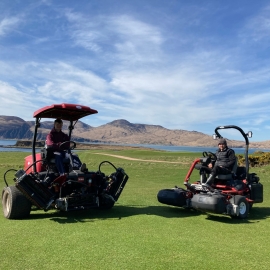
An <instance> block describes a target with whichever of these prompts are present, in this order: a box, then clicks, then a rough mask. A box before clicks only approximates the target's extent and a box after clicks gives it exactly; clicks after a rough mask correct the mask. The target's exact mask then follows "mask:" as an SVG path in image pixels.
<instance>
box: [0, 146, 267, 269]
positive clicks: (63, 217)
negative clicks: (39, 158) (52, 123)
mask: <svg viewBox="0 0 270 270" xmlns="http://www.w3.org/2000/svg"><path fill="white" fill-rule="evenodd" d="M103 152H104V153H109V154H115V155H123V156H128V157H133V158H138V159H144V160H166V161H177V162H183V163H184V164H171V163H155V162H151V161H150V162H143V161H133V160H132V161H131V160H124V159H119V158H115V157H109V156H103V155H101V154H95V153H103ZM26 155H29V153H3V152H2V153H0V174H1V175H2V176H3V174H4V173H5V171H6V170H8V169H11V168H14V169H19V168H22V167H23V163H24V157H25V156H26ZM79 156H80V158H81V160H83V161H84V162H85V163H86V164H87V165H88V168H89V169H91V170H94V171H95V170H97V169H98V165H99V163H100V162H101V161H103V160H108V161H110V162H112V163H113V164H114V165H115V166H116V167H123V168H124V169H125V171H126V172H127V174H128V175H129V177H130V178H129V180H128V182H127V184H126V187H125V189H124V191H123V193H122V195H121V197H120V198H119V200H118V202H117V203H116V205H115V206H114V208H113V209H111V210H109V211H98V210H87V211H80V212H70V213H63V212H61V213H60V212H57V211H53V210H52V211H49V212H44V211H40V210H34V211H32V212H31V215H30V218H29V219H27V220H8V219H5V218H4V217H3V215H0V228H1V232H0V234H1V237H0V243H1V252H0V261H1V269H162V270H163V269H229V268H233V269H257V268H258V267H259V268H260V269H268V268H269V264H270V257H269V250H270V236H269V231H270V222H269V218H270V207H269V203H270V180H269V175H270V166H265V167H261V168H254V169H253V168H251V169H250V171H252V172H256V173H257V174H258V175H259V176H260V178H261V182H262V183H263V185H264V202H263V203H261V204H255V205H254V207H253V209H252V212H251V213H250V215H249V218H248V219H247V220H237V219H231V218H230V217H228V216H222V215H207V214H204V213H201V212H197V211H194V210H185V209H182V208H176V207H170V206H166V205H163V204H160V203H159V202H158V201H157V199H156V196H157V193H158V191H159V190H160V189H163V188H171V187H173V186H175V185H178V186H183V181H184V178H185V175H186V173H187V171H188V168H189V165H190V162H192V161H193V160H194V158H197V157H200V154H199V156H198V154H196V153H170V152H168V153H167V152H162V151H143V150H132V151H81V152H79ZM186 163H189V165H187V164H186ZM101 169H102V171H104V172H105V173H107V174H108V173H111V172H113V169H112V167H111V166H110V165H107V164H104V165H103V166H102V167H101ZM194 177H195V178H196V177H197V176H196V175H195V176H194ZM12 178H13V175H12V173H10V174H9V175H8V181H9V184H10V185H11V184H12ZM4 186H5V184H4V181H3V177H1V180H0V187H1V188H3V187H4ZM0 210H1V213H2V206H1V209H0Z"/></svg>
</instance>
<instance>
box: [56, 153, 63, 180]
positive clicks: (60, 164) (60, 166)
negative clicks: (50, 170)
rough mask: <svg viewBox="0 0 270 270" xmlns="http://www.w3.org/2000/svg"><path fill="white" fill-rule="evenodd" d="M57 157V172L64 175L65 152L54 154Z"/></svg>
mask: <svg viewBox="0 0 270 270" xmlns="http://www.w3.org/2000/svg"><path fill="white" fill-rule="evenodd" d="M54 157H55V165H56V167H57V170H58V172H59V174H60V175H61V174H64V173H65V168H64V158H65V153H64V152H57V154H56V153H54Z"/></svg>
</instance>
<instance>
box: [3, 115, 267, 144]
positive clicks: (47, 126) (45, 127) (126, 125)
mask: <svg viewBox="0 0 270 270" xmlns="http://www.w3.org/2000/svg"><path fill="white" fill-rule="evenodd" d="M40 124H41V127H40V128H39V130H38V131H39V132H38V136H37V140H45V139H46V135H47V134H48V133H49V132H50V130H51V129H52V127H53V121H44V122H41V123H40ZM34 128H35V121H25V120H23V119H22V118H19V117H16V116H5V115H0V139H17V140H31V139H32V137H33V132H34ZM63 131H64V132H65V133H67V132H68V122H67V121H64V125H63ZM72 139H73V140H76V141H80V142H99V143H119V144H160V145H176V146H216V143H217V142H216V141H214V140H213V138H212V136H210V135H207V134H204V133H202V132H199V131H187V130H181V129H173V130H171V129H167V128H164V127H162V126H160V125H149V124H138V123H135V124H134V123H130V122H129V121H127V120H125V119H117V120H114V121H111V122H109V123H107V124H104V125H101V126H98V127H92V126H90V125H88V124H86V123H84V122H82V121H78V122H77V123H76V126H75V129H74V130H73V134H72ZM228 142H229V145H230V147H244V141H234V140H230V141H228ZM250 147H253V148H270V141H264V142H251V143H250Z"/></svg>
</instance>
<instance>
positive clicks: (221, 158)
mask: <svg viewBox="0 0 270 270" xmlns="http://www.w3.org/2000/svg"><path fill="white" fill-rule="evenodd" d="M216 156H217V160H216V163H215V165H216V166H222V167H225V168H227V169H229V170H232V168H233V165H234V164H235V162H236V157H235V153H234V150H232V149H230V148H228V147H226V148H225V149H224V150H223V151H221V150H220V149H218V150H217V152H216Z"/></svg>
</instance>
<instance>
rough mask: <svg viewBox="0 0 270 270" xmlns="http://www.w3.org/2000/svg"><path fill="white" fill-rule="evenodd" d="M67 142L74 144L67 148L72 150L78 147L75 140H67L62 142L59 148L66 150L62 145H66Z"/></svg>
mask: <svg viewBox="0 0 270 270" xmlns="http://www.w3.org/2000/svg"><path fill="white" fill-rule="evenodd" d="M67 143H69V144H72V145H71V146H70V145H69V148H68V149H67V150H68V151H71V150H73V149H75V148H76V143H75V142H74V141H65V142H62V143H61V144H60V145H59V149H60V150H64V149H62V147H63V146H64V145H66V144H67Z"/></svg>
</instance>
